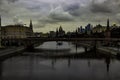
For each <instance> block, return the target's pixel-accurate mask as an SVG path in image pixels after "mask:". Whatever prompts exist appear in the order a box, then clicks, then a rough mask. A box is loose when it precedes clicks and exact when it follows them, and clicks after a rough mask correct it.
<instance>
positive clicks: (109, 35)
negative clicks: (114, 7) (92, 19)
mask: <svg viewBox="0 0 120 80" xmlns="http://www.w3.org/2000/svg"><path fill="white" fill-rule="evenodd" d="M110 37H111V32H110V24H109V19H107V27H106V31H105V38H106V44H107V45H108V46H109V45H110Z"/></svg>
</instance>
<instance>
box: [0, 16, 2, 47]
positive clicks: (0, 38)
mask: <svg viewBox="0 0 120 80" xmlns="http://www.w3.org/2000/svg"><path fill="white" fill-rule="evenodd" d="M1 31H2V30H1V15H0V47H1V41H2V32H1Z"/></svg>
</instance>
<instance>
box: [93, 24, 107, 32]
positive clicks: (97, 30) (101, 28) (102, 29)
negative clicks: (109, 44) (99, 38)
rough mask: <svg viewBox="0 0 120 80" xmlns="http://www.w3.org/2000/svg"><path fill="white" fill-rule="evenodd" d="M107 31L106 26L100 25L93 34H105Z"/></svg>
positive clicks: (94, 29)
mask: <svg viewBox="0 0 120 80" xmlns="http://www.w3.org/2000/svg"><path fill="white" fill-rule="evenodd" d="M105 30H106V27H105V26H102V25H100V24H98V25H96V26H95V27H94V28H93V29H92V32H93V33H101V32H105Z"/></svg>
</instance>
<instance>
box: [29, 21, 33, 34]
mask: <svg viewBox="0 0 120 80" xmlns="http://www.w3.org/2000/svg"><path fill="white" fill-rule="evenodd" d="M29 27H30V29H31V31H32V32H33V24H32V20H30V25H29Z"/></svg>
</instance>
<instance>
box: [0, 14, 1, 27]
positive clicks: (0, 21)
mask: <svg viewBox="0 0 120 80" xmlns="http://www.w3.org/2000/svg"><path fill="white" fill-rule="evenodd" d="M0 27H1V15H0Z"/></svg>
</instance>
